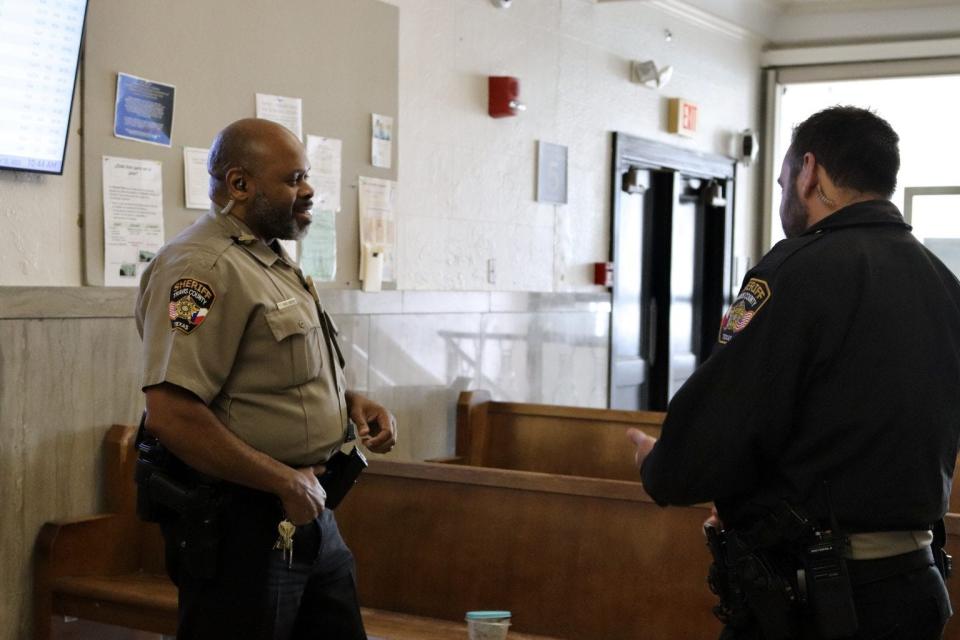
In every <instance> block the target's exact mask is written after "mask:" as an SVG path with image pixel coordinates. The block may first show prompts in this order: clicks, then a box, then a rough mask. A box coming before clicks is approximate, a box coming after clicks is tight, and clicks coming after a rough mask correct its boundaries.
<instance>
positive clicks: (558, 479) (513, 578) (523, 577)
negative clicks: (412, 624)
mask: <svg viewBox="0 0 960 640" xmlns="http://www.w3.org/2000/svg"><path fill="white" fill-rule="evenodd" d="M353 491H354V494H352V495H351V496H350V499H349V500H347V501H345V502H344V504H343V505H341V506H340V508H339V509H338V511H337V517H338V519H339V521H340V525H341V528H342V529H343V533H344V537H345V538H346V539H347V540H349V541H350V543H351V546H352V548H353V551H354V554H355V556H356V558H357V566H358V573H359V576H360V578H359V589H360V596H361V600H362V601H363V602H364V603H366V604H367V605H369V606H373V607H376V608H378V609H388V610H393V611H408V612H412V613H415V614H417V615H423V616H431V617H437V618H449V619H458V618H460V617H462V616H463V613H464V611H467V610H470V609H478V608H492V609H501V608H502V609H509V610H511V611H513V623H514V628H515V629H517V630H520V631H527V632H531V633H540V634H547V635H552V636H558V637H561V638H571V639H576V638H581V639H584V640H587V639H590V640H595V639H597V638H603V639H604V640H618V639H627V638H630V639H633V638H644V639H645V640H658V639H663V640H667V639H670V640H673V639H676V638H715V637H717V636H718V635H719V631H720V627H719V623H718V622H717V621H716V620H715V619H714V618H713V617H712V615H711V613H710V609H711V606H712V605H713V604H714V600H713V596H712V595H711V594H710V592H709V589H708V587H707V584H706V579H705V578H706V572H707V567H708V566H709V554H708V552H707V549H706V546H705V543H704V539H703V535H702V534H701V533H700V527H701V523H702V522H703V521H704V519H706V517H707V516H708V515H709V511H708V509H706V508H704V507H687V508H675V509H661V508H660V507H658V506H656V505H655V504H654V503H653V502H652V501H651V500H650V498H649V497H648V496H647V495H646V494H644V493H643V491H642V489H641V488H640V486H639V485H638V484H637V483H635V482H624V481H618V480H607V479H596V478H582V477H565V476H558V475H551V474H541V473H532V472H523V471H511V470H502V469H489V468H477V467H468V466H460V465H445V464H434V463H411V462H387V461H374V462H372V463H371V465H370V468H369V469H368V470H367V472H366V473H365V474H364V476H363V478H362V479H361V481H360V482H359V483H358V484H357V486H356V487H355V488H354V490H353Z"/></svg>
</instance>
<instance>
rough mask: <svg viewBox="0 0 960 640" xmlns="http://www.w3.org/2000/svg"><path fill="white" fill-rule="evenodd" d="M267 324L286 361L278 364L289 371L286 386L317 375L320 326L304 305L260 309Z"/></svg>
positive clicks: (321, 355)
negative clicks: (263, 311)
mask: <svg viewBox="0 0 960 640" xmlns="http://www.w3.org/2000/svg"><path fill="white" fill-rule="evenodd" d="M264 318H266V320H267V325H268V326H269V327H270V331H271V332H272V333H273V337H274V339H275V340H276V341H277V347H279V350H280V353H281V354H286V360H287V361H286V362H278V363H277V364H278V366H280V367H281V368H283V369H284V370H286V371H289V373H290V376H289V381H290V386H296V385H301V384H304V383H306V382H309V381H310V380H313V379H314V378H316V377H317V376H319V375H320V370H321V368H322V367H323V353H322V352H321V350H320V347H321V345H322V341H323V340H322V335H323V329H322V328H321V325H320V321H319V319H317V318H316V317H313V315H312V314H311V313H310V312H309V307H307V306H306V305H295V306H292V307H287V308H285V309H271V310H270V311H267V312H266V313H264Z"/></svg>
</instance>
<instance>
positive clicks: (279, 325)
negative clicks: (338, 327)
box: [263, 305, 320, 342]
mask: <svg viewBox="0 0 960 640" xmlns="http://www.w3.org/2000/svg"><path fill="white" fill-rule="evenodd" d="M263 317H264V318H265V319H266V321H267V324H268V325H269V326H270V331H272V332H273V337H274V338H275V339H276V341H277V342H281V341H283V340H286V339H287V338H289V337H290V336H294V335H308V334H310V333H312V332H314V331H316V330H317V329H318V328H319V327H320V322H319V320H317V319H315V318H311V317H310V313H309V311H308V309H307V308H305V307H304V306H303V305H296V306H293V307H287V308H286V309H271V310H270V311H267V312H266V313H264V314H263Z"/></svg>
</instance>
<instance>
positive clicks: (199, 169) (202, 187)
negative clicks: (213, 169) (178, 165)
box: [183, 147, 210, 209]
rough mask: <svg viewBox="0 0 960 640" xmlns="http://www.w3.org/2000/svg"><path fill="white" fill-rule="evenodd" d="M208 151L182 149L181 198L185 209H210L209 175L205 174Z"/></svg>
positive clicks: (194, 148) (193, 148)
mask: <svg viewBox="0 0 960 640" xmlns="http://www.w3.org/2000/svg"><path fill="white" fill-rule="evenodd" d="M209 151H210V150H209V149H197V148H196V147H184V148H183V197H184V202H185V203H186V207H187V209H209V208H210V196H209V195H208V194H209V191H210V175H209V174H208V173H207V153H209Z"/></svg>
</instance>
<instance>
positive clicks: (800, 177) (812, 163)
mask: <svg viewBox="0 0 960 640" xmlns="http://www.w3.org/2000/svg"><path fill="white" fill-rule="evenodd" d="M817 166H818V165H817V158H816V156H814V155H813V154H812V153H810V152H809V151H808V152H807V153H805V154H803V164H801V165H800V171H799V172H798V173H797V193H798V194H799V195H800V197H801V198H804V199H806V198H812V197H813V193H814V191H816V189H817V184H818V181H819V179H820V176H819V175H818V174H817Z"/></svg>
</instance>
